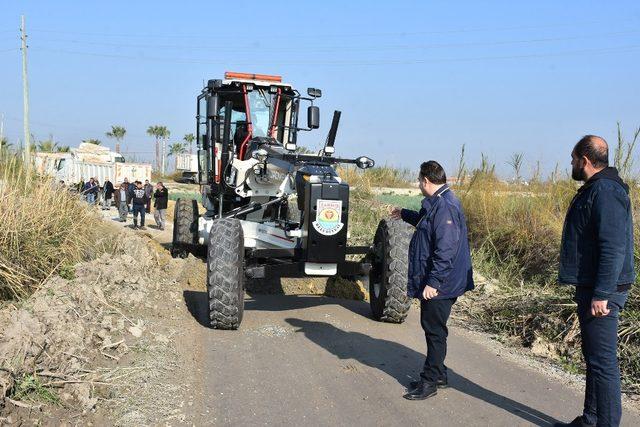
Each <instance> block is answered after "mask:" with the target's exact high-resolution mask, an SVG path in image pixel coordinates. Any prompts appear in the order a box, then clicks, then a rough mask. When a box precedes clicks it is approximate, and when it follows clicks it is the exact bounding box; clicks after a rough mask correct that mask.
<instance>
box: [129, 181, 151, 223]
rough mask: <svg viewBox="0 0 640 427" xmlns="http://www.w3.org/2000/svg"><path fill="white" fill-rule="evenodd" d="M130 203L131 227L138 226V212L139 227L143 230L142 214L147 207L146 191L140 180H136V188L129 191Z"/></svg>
mask: <svg viewBox="0 0 640 427" xmlns="http://www.w3.org/2000/svg"><path fill="white" fill-rule="evenodd" d="M131 204H132V205H133V228H134V230H135V229H137V228H138V214H140V229H141V230H145V229H146V228H145V226H144V214H145V211H146V207H147V192H146V191H145V189H144V187H143V186H142V182H140V181H136V188H134V189H133V191H132V192H131Z"/></svg>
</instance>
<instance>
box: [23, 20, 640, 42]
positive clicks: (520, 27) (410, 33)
mask: <svg viewBox="0 0 640 427" xmlns="http://www.w3.org/2000/svg"><path fill="white" fill-rule="evenodd" d="M628 22H638V19H636V18H629V19H625V20H620V21H617V22H615V25H616V26H619V25H620V24H622V23H628ZM596 24H613V23H611V22H609V21H601V20H591V21H582V22H570V23H569V22H563V23H558V24H548V25H517V26H507V27H476V28H453V29H446V30H431V31H400V32H372V33H325V34H318V33H316V34H308V35H306V34H297V35H296V38H314V39H317V38H328V37H338V38H348V37H389V36H416V35H436V34H457V33H479V32H492V31H496V32H502V31H522V30H542V29H551V28H575V27H576V26H585V25H596ZM31 31H32V32H40V33H57V34H75V35H82V36H102V37H131V38H134V37H135V38H171V39H175V38H197V39H202V38H203V37H205V36H206V35H208V34H167V33H164V34H141V33H107V32H79V31H65V30H54V29H46V28H40V29H32V30H31ZM270 38H278V39H291V35H290V34H262V35H260V39H270ZM223 39H233V40H237V36H235V35H234V36H228V37H226V38H225V37H218V36H217V37H216V40H223Z"/></svg>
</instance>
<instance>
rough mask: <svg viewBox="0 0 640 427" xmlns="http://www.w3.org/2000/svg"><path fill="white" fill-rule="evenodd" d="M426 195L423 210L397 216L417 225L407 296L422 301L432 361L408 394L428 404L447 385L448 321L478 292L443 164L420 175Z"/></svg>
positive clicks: (462, 224)
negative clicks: (463, 299)
mask: <svg viewBox="0 0 640 427" xmlns="http://www.w3.org/2000/svg"><path fill="white" fill-rule="evenodd" d="M418 181H419V184H420V190H421V191H422V194H423V195H424V196H425V198H424V200H423V201H422V209H420V211H419V212H415V211H411V210H408V209H400V208H394V209H393V210H392V212H391V216H392V218H395V219H399V218H402V219H403V220H404V221H406V222H408V223H409V224H411V225H413V226H415V227H416V231H415V232H414V233H413V237H412V238H411V243H410V245H409V271H408V279H409V282H408V284H407V294H408V295H409V297H412V298H419V299H420V323H421V325H422V329H424V333H425V337H426V340H427V358H426V360H425V362H424V367H423V370H422V373H421V374H420V380H419V381H414V382H412V383H411V384H410V386H409V390H408V393H407V394H406V395H405V396H404V398H405V399H409V400H422V399H426V398H428V397H431V396H434V395H435V394H436V393H437V391H438V390H437V388H438V387H446V385H447V368H446V366H445V365H444V360H445V356H446V354H447V335H448V329H447V320H448V319H449V315H450V314H451V307H452V306H453V304H454V303H455V302H456V299H457V298H458V297H459V296H461V295H462V294H464V293H465V292H466V291H469V290H471V289H473V288H474V285H473V270H472V267H471V253H470V251H469V241H468V238H467V224H466V218H465V216H464V213H463V212H462V207H461V205H460V201H459V200H458V199H457V198H456V196H454V194H453V192H452V191H451V189H450V188H449V186H448V185H447V184H446V182H447V176H446V174H445V172H444V169H443V168H442V166H440V164H438V163H437V162H435V161H433V160H430V161H428V162H425V163H422V165H421V166H420V174H419V176H418Z"/></svg>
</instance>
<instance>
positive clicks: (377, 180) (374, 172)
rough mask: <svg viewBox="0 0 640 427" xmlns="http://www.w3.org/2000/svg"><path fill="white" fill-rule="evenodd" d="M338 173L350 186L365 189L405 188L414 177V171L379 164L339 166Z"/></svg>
mask: <svg viewBox="0 0 640 427" xmlns="http://www.w3.org/2000/svg"><path fill="white" fill-rule="evenodd" d="M338 175H339V176H340V178H342V179H343V180H344V181H346V182H348V183H349V185H350V186H352V187H355V188H356V189H361V188H365V189H366V190H369V189H371V187H392V188H405V187H408V186H409V184H410V183H412V182H414V181H415V179H416V178H415V172H413V171H409V170H408V169H396V168H393V167H391V166H379V167H374V168H371V169H365V170H362V169H358V168H357V167H355V166H340V167H338Z"/></svg>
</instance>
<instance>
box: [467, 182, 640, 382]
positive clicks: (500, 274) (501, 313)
mask: <svg viewBox="0 0 640 427" xmlns="http://www.w3.org/2000/svg"><path fill="white" fill-rule="evenodd" d="M577 187H578V185H577V184H576V183H574V182H572V181H569V180H565V181H560V182H556V183H553V182H546V183H537V184H535V185H532V186H517V185H511V186H508V187H505V186H501V185H496V183H495V182H494V181H493V179H492V178H490V177H487V175H481V176H472V179H471V181H470V183H469V184H467V185H466V186H462V187H459V188H457V189H456V192H457V194H458V195H459V196H460V198H461V200H462V203H463V206H464V211H465V214H466V216H467V221H468V226H469V234H470V243H471V246H472V251H473V258H474V267H475V268H476V269H477V270H478V271H480V272H481V273H482V274H483V275H485V276H488V277H491V278H492V279H494V280H493V281H490V282H488V283H485V284H481V285H480V286H479V289H478V290H477V291H475V292H472V293H470V294H468V297H467V298H466V301H464V302H463V304H462V307H463V309H464V311H465V313H466V315H467V316H468V318H469V319H470V320H471V321H472V323H473V324H475V325H476V326H477V327H479V328H481V329H483V330H485V331H489V332H494V333H500V334H504V335H505V336H508V337H514V338H517V339H518V340H519V342H520V344H522V345H524V346H532V347H534V346H536V345H537V344H540V343H543V344H544V346H545V348H548V349H549V354H548V355H549V356H551V357H554V358H556V360H558V361H559V362H561V363H562V364H563V365H565V366H566V367H569V368H570V369H572V370H576V368H578V367H580V366H582V359H581V354H580V338H579V329H578V325H577V320H576V315H575V303H574V302H573V300H572V291H573V288H572V287H570V286H562V285H559V284H558V283H557V272H558V262H559V250H560V241H561V237H562V226H563V222H564V217H565V214H566V211H567V208H568V205H569V203H570V201H571V198H572V197H573V195H574V194H575V192H576V189H577ZM631 197H632V201H633V204H634V206H635V209H636V213H635V215H634V216H635V218H638V217H639V216H638V213H640V210H639V209H638V208H639V207H640V205H639V202H640V200H639V199H640V191H639V190H638V189H637V187H635V186H632V191H631ZM635 235H636V242H638V241H639V240H638V238H640V223H638V222H636V223H635ZM638 259H640V258H639V257H638V247H636V260H638ZM637 268H638V264H637V265H636V269H637ZM620 323H621V327H620V334H619V337H620V341H621V345H620V364H621V369H622V372H623V383H624V385H625V390H626V391H628V392H633V393H637V392H639V391H640V360H638V357H637V354H638V353H639V352H640V334H639V333H638V332H640V298H638V296H637V291H635V290H632V291H631V293H630V297H629V301H628V302H627V306H626V307H625V310H624V311H623V313H622V315H621V319H620ZM577 370H579V369H577Z"/></svg>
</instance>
